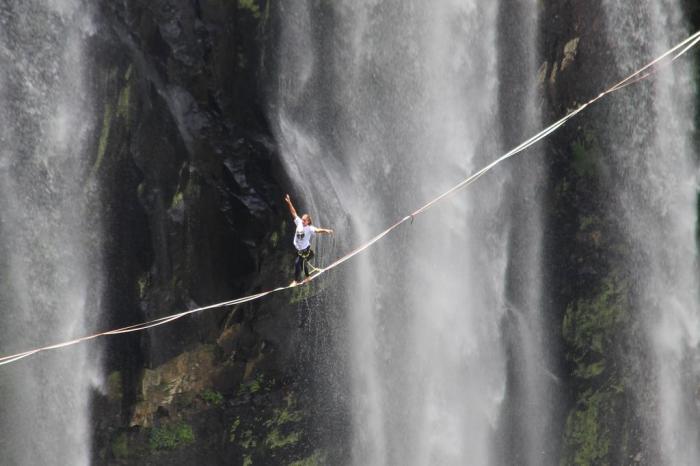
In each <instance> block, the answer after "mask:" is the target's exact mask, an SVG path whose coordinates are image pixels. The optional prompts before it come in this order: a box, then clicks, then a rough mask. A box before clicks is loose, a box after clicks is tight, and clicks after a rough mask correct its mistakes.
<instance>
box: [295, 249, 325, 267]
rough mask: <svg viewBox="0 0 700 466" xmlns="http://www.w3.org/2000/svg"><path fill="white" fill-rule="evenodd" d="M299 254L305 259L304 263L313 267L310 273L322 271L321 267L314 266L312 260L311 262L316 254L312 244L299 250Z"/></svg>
mask: <svg viewBox="0 0 700 466" xmlns="http://www.w3.org/2000/svg"><path fill="white" fill-rule="evenodd" d="M297 255H298V256H299V257H301V259H302V260H303V261H304V264H306V265H308V266H309V269H311V272H310V273H316V272H320V271H321V269H318V268H316V267H314V266H313V264H312V263H311V262H309V259H311V258H312V257H313V256H314V252H313V251H312V250H311V246H310V245H309V247H307V248H306V249H302V250H301V251H300V250H297Z"/></svg>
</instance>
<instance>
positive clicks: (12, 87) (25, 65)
mask: <svg viewBox="0 0 700 466" xmlns="http://www.w3.org/2000/svg"><path fill="white" fill-rule="evenodd" d="M88 7H89V5H86V4H84V3H83V2H82V1H80V0H50V1H44V0H26V1H21V2H1V3H0V141H1V144H0V251H1V253H0V314H1V315H2V326H1V329H0V351H1V352H2V353H3V354H8V353H11V352H16V351H19V350H25V349H29V348H32V347H36V346H40V345H45V344H47V343H52V342H60V341H65V340H67V339H69V338H73V337H75V336H78V335H84V334H86V333H87V332H88V331H89V330H90V329H91V328H92V326H93V324H94V322H95V319H96V313H97V309H99V307H98V306H99V301H98V297H99V293H98V290H99V284H98V283H97V280H98V277H99V266H98V265H97V264H98V263H99V261H97V255H96V254H97V251H98V250H99V238H100V225H99V222H96V221H95V220H96V219H95V217H94V216H92V215H90V213H89V204H90V200H94V199H95V198H96V197H95V196H96V193H95V191H96V190H95V184H94V183H93V182H92V180H89V179H88V176H87V175H88V169H89V167H88V166H86V162H87V161H86V158H87V153H86V151H87V149H88V147H90V146H91V145H93V144H94V143H93V140H92V137H93V134H94V127H93V123H92V122H93V115H92V103H91V99H90V91H89V90H88V89H89V86H88V85H87V82H86V77H85V75H86V63H85V59H84V50H83V45H84V43H85V41H86V40H85V39H86V36H87V35H90V34H92V33H93V26H92V23H91V19H90V16H89V13H88V11H89V8H88ZM99 366H100V357H99V352H98V351H96V348H95V347H94V346H90V345H85V346H81V347H76V348H71V349H67V350H61V351H56V352H52V353H50V354H45V355H41V356H39V357H36V358H33V359H32V360H31V361H29V360H28V361H23V362H21V363H18V364H16V365H12V366H5V367H3V368H2V370H1V371H0V447H1V449H2V452H3V453H2V455H3V460H2V463H3V464H8V465H10V464H12V465H14V464H17V465H30V464H36V465H39V464H44V465H48V464H66V465H68V464H70V465H87V464H90V456H91V448H92V445H91V435H90V433H91V428H90V414H89V409H90V393H89V390H90V386H91V384H93V383H94V382H95V381H96V380H97V378H98V374H99Z"/></svg>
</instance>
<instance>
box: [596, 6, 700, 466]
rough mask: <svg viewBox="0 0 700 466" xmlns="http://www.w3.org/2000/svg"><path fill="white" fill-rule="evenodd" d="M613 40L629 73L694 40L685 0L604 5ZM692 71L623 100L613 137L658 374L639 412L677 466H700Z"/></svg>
mask: <svg viewBox="0 0 700 466" xmlns="http://www.w3.org/2000/svg"><path fill="white" fill-rule="evenodd" d="M604 6H605V10H606V18H607V23H608V36H609V38H610V42H611V44H612V45H613V56H614V60H615V63H616V66H617V67H618V69H619V70H620V71H621V72H622V74H625V73H626V72H628V71H629V70H632V69H633V67H635V66H638V64H639V63H640V56H644V57H649V56H653V55H658V54H659V53H660V52H662V51H664V50H665V49H667V48H668V47H669V46H670V45H672V44H673V43H676V42H677V41H678V40H679V39H680V38H682V37H683V36H685V35H686V30H685V28H684V25H683V15H682V10H681V2H679V1H675V0H649V1H645V2H642V4H640V3H639V2H637V3H634V4H631V3H624V2H617V1H612V0H610V1H606V2H604ZM691 79H692V75H691V68H690V65H689V64H688V63H687V62H682V63H677V64H676V65H675V66H674V69H673V72H672V73H664V74H662V75H661V76H659V77H658V78H657V79H656V80H655V81H654V82H653V83H651V84H647V85H645V86H642V87H640V88H637V89H636V90H635V91H634V92H633V93H627V94H626V95H624V96H622V95H621V96H620V97H619V98H618V100H617V101H616V102H617V103H618V105H617V107H618V108H619V111H617V112H616V113H615V114H614V117H613V118H612V119H611V120H612V121H613V122H612V123H611V127H610V133H611V135H613V136H614V140H615V141H616V143H615V144H614V145H613V146H614V147H613V151H614V154H613V155H614V157H613V158H612V160H617V161H618V162H617V163H618V165H619V171H620V176H621V180H622V181H620V182H619V183H618V185H617V186H616V188H615V189H616V190H617V193H618V199H617V201H618V202H617V212H618V215H619V216H620V218H621V223H622V225H623V229H624V231H625V233H626V235H627V236H628V238H629V240H630V242H631V243H632V244H633V248H634V251H635V253H634V254H633V257H632V258H631V259H630V263H629V264H628V265H627V267H628V268H629V269H630V270H633V271H634V272H633V273H635V279H636V280H637V281H638V283H639V286H638V287H637V288H636V294H637V296H636V302H637V303H638V306H637V308H638V309H637V314H638V315H639V316H640V318H641V321H642V325H643V329H644V335H643V343H642V345H643V346H644V348H642V349H641V350H640V352H645V353H648V354H649V358H648V359H649V361H646V364H647V365H648V367H650V368H651V371H650V373H651V377H650V378H648V379H646V380H644V381H643V383H640V384H639V386H640V387H641V391H642V393H640V394H639V396H638V398H639V399H640V400H641V406H639V412H641V413H644V417H645V419H646V424H647V427H646V429H647V430H648V431H649V434H648V437H649V438H651V439H654V441H655V442H658V444H657V445H652V447H651V448H652V452H653V453H652V454H653V455H656V456H658V458H659V460H658V462H660V463H663V464H669V465H671V464H672V465H696V464H700V455H699V453H700V451H699V449H698V446H699V445H700V443H699V442H698V440H699V439H700V438H699V436H698V435H699V434H700V432H699V426H700V416H699V413H698V405H697V398H696V397H697V393H696V389H697V386H698V383H699V381H700V380H699V377H700V367H699V366H698V363H699V360H698V357H699V356H700V353H698V343H700V313H699V311H700V309H699V308H698V294H697V288H698V277H697V269H696V268H697V263H696V237H695V224H696V219H697V212H696V202H697V192H696V190H697V182H698V179H697V167H696V156H695V153H694V149H693V146H692V140H691V136H692V131H693V116H694V105H693V88H692V84H691V83H692V81H691Z"/></svg>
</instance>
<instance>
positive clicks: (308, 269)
mask: <svg viewBox="0 0 700 466" xmlns="http://www.w3.org/2000/svg"><path fill="white" fill-rule="evenodd" d="M313 258H314V252H313V250H312V249H309V251H308V252H307V253H306V257H305V258H304V276H305V277H308V276H309V275H311V264H309V261H310V260H311V259H313Z"/></svg>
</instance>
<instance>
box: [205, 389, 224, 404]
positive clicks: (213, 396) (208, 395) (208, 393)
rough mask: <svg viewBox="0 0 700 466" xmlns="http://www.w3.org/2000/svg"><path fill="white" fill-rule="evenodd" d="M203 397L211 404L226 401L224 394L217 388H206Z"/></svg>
mask: <svg viewBox="0 0 700 466" xmlns="http://www.w3.org/2000/svg"><path fill="white" fill-rule="evenodd" d="M202 399H203V400H204V401H206V402H207V403H209V404H213V405H214V406H220V405H221V403H223V401H224V396H223V395H222V394H221V393H219V392H217V391H216V390H212V389H210V388H207V389H206V390H204V392H202Z"/></svg>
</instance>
